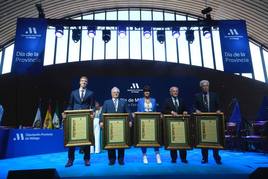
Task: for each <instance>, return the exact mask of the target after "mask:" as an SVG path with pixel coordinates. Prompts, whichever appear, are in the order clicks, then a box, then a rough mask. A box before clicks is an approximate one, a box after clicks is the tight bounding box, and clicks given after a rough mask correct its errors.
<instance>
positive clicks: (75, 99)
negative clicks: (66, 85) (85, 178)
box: [63, 76, 94, 167]
mask: <svg viewBox="0 0 268 179" xmlns="http://www.w3.org/2000/svg"><path fill="white" fill-rule="evenodd" d="M79 83H80V87H79V89H76V90H73V91H72V93H71V95H70V99H69V105H68V107H67V109H68V110H79V109H91V108H92V104H93V102H94V98H93V92H92V91H90V90H88V89H87V88H86V87H87V84H88V79H87V77H86V76H82V77H81V78H80V82H79ZM63 118H66V115H65V114H63ZM82 149H83V151H84V161H85V166H90V146H83V147H82ZM74 151H75V147H69V150H68V162H67V163H66V165H65V167H71V166H72V165H73V161H74V158H75V157H74Z"/></svg>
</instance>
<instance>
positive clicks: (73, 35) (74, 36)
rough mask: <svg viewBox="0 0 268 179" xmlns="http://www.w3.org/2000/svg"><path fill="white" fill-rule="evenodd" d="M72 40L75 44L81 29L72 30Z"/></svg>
mask: <svg viewBox="0 0 268 179" xmlns="http://www.w3.org/2000/svg"><path fill="white" fill-rule="evenodd" d="M72 39H73V41H74V43H77V42H78V41H79V40H80V39H81V29H79V28H78V27H76V28H75V29H73V34H72Z"/></svg>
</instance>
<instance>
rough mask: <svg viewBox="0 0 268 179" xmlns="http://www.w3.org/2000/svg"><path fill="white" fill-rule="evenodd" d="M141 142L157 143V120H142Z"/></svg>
mask: <svg viewBox="0 0 268 179" xmlns="http://www.w3.org/2000/svg"><path fill="white" fill-rule="evenodd" d="M140 132H141V134H140V136H141V141H155V119H141V130H140Z"/></svg>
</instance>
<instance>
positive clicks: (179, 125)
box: [163, 115, 192, 149]
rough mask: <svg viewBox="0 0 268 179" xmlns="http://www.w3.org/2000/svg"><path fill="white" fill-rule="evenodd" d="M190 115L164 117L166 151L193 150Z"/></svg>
mask: <svg viewBox="0 0 268 179" xmlns="http://www.w3.org/2000/svg"><path fill="white" fill-rule="evenodd" d="M189 119H190V115H178V116H172V115H164V118H163V124H164V131H163V132H164V145H165V148H166V149H191V148H192V145H191V140H190V133H189V132H190V124H189Z"/></svg>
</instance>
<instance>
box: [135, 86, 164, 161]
mask: <svg viewBox="0 0 268 179" xmlns="http://www.w3.org/2000/svg"><path fill="white" fill-rule="evenodd" d="M143 94H144V97H143V98H140V99H139V101H138V104H137V112H156V100H155V98H152V97H150V94H151V88H150V86H148V85H146V86H144V87H143ZM141 151H142V154H143V157H142V159H143V163H144V164H148V158H147V155H146V152H147V148H146V147H142V148H141ZM154 151H155V157H156V162H157V163H158V164H161V163H162V161H161V157H160V154H159V147H155V148H154Z"/></svg>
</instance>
